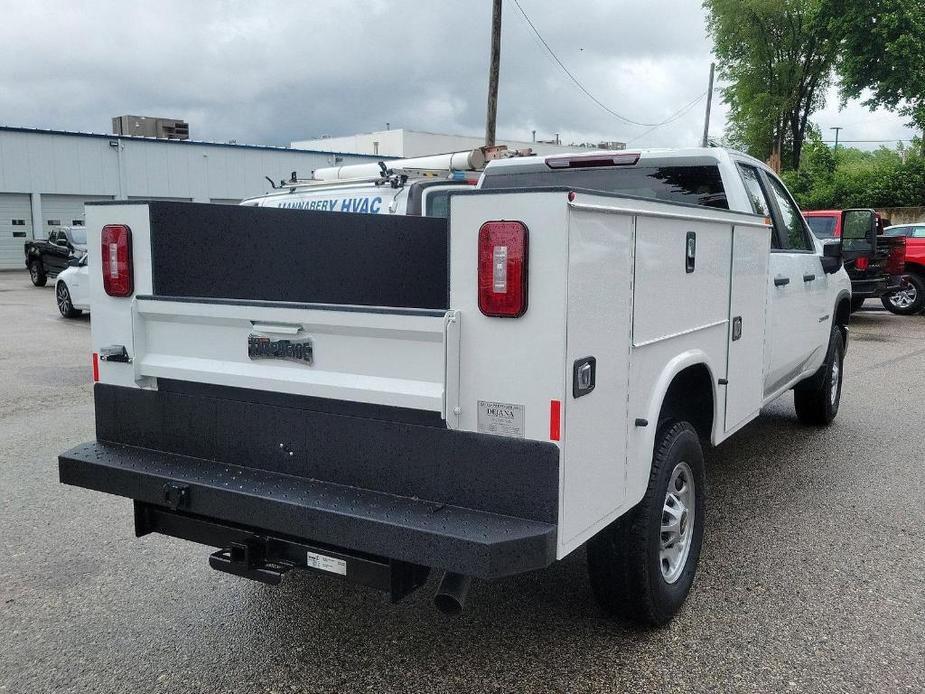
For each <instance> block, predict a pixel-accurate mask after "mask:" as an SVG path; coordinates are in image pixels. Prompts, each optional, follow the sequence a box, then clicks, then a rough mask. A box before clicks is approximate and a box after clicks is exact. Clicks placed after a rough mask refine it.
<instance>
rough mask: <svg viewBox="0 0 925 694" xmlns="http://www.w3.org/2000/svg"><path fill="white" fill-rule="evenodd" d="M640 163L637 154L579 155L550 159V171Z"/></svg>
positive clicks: (548, 163)
mask: <svg viewBox="0 0 925 694" xmlns="http://www.w3.org/2000/svg"><path fill="white" fill-rule="evenodd" d="M638 161H639V154H638V153H637V152H620V153H619V154H613V153H610V154H579V155H577V156H562V157H548V158H547V159H546V166H548V167H549V168H550V169H585V168H588V167H594V166H633V165H634V164H635V163H636V162H638Z"/></svg>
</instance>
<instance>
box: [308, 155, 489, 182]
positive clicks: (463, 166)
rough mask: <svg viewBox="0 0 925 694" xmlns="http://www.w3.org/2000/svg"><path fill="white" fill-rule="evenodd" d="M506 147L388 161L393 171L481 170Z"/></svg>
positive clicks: (372, 168)
mask: <svg viewBox="0 0 925 694" xmlns="http://www.w3.org/2000/svg"><path fill="white" fill-rule="evenodd" d="M504 149H506V148H502V147H493V148H487V147H479V148H478V149H473V150H469V151H466V152H453V153H450V154H433V155H430V156H427V157H414V158H411V159H393V160H390V161H385V160H383V161H384V163H385V165H386V166H387V167H388V168H390V169H429V170H439V171H481V170H482V169H483V168H485V164H486V162H487V161H488V160H489V159H494V158H497V155H498V154H499V153H500V152H501V151H503V150H504ZM381 174H382V169H381V168H380V166H379V163H378V162H376V163H374V164H351V165H349V166H329V167H326V168H323V169H315V170H314V172H313V173H312V178H314V179H315V180H319V181H339V180H343V179H348V178H373V177H376V176H380V175H381Z"/></svg>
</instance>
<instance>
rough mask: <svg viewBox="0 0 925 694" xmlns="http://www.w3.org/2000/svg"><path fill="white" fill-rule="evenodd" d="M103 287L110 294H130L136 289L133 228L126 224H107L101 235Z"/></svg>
mask: <svg viewBox="0 0 925 694" xmlns="http://www.w3.org/2000/svg"><path fill="white" fill-rule="evenodd" d="M100 241H101V246H102V249H101V250H102V256H101V258H100V260H101V262H100V264H101V265H102V266H103V289H105V290H106V293H107V294H109V296H129V295H131V293H132V291H133V290H134V288H135V286H134V281H133V274H134V273H133V268H132V230H131V229H129V228H128V227H127V226H125V225H124V224H107V225H106V226H104V227H103V232H102V234H101V235H100Z"/></svg>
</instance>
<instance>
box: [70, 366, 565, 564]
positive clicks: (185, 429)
mask: <svg viewBox="0 0 925 694" xmlns="http://www.w3.org/2000/svg"><path fill="white" fill-rule="evenodd" d="M160 385H161V386H162V389H161V390H159V391H146V390H141V389H137V388H120V387H115V386H109V385H104V384H97V385H96V388H95V396H96V414H97V439H98V440H97V441H96V442H91V443H86V444H83V445H81V446H77V447H76V448H73V449H71V450H69V451H67V452H65V453H63V454H61V456H60V457H59V459H58V460H59V473H60V479H61V482H63V483H65V484H72V485H76V486H80V487H85V488H87V489H93V490H96V491H101V492H106V493H109V494H116V495H119V496H125V497H128V498H130V499H134V500H136V501H137V502H139V503H140V504H144V505H148V506H151V507H154V508H157V509H162V510H166V511H168V512H177V513H180V514H185V515H187V516H191V517H192V516H195V517H196V518H198V519H203V520H214V521H216V522H219V523H223V524H230V525H233V526H235V527H241V528H246V529H247V530H248V532H251V533H257V534H263V535H266V536H268V537H279V538H290V539H294V540H295V541H297V542H303V543H304V544H308V545H312V544H314V545H319V544H320V545H324V546H328V547H331V548H334V549H338V548H339V549H343V550H344V551H346V552H353V553H357V552H358V553H365V554H370V555H376V556H377V557H384V558H387V559H393V560H397V561H401V562H407V563H411V564H415V565H420V566H426V567H431V568H437V569H443V570H447V571H453V572H457V573H462V574H467V575H472V576H477V577H480V578H496V577H500V576H505V575H511V574H516V573H521V572H524V571H530V570H534V569H538V568H542V567H545V566H548V565H549V564H551V563H552V562H553V561H554V560H555V556H556V530H557V520H558V519H557V510H558V467H559V452H558V448H557V447H556V446H555V445H553V444H550V443H543V442H537V441H528V440H523V439H511V438H507V437H499V436H488V435H484V434H475V433H471V432H460V431H451V430H448V429H446V428H445V427H441V426H437V425H435V424H434V423H433V422H417V421H410V420H409V421H387V420H386V419H385V417H388V416H393V417H394V416H399V415H400V416H402V417H404V418H405V419H406V420H407V419H408V417H409V416H408V413H392V412H386V411H384V410H382V409H378V410H375V411H370V410H369V409H368V408H366V409H360V410H355V411H349V412H348V411H344V410H343V405H342V404H338V403H330V402H326V401H319V400H317V399H305V398H300V397H288V396H287V397H282V396H275V395H274V396H273V397H272V399H271V400H270V401H266V397H267V396H266V395H261V394H259V393H256V392H254V391H247V390H242V389H234V388H218V387H209V388H200V387H190V386H189V385H188V384H182V383H178V382H174V383H170V382H166V381H164V382H162V383H160ZM153 531H154V532H160V530H158V529H157V528H154V529H153ZM167 534H170V533H167Z"/></svg>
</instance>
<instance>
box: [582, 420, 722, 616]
mask: <svg viewBox="0 0 925 694" xmlns="http://www.w3.org/2000/svg"><path fill="white" fill-rule="evenodd" d="M703 521H704V473H703V451H702V450H701V448H700V439H699V438H698V436H697V432H696V431H695V430H694V427H693V426H691V425H690V424H689V423H687V422H679V421H668V422H664V423H662V424H661V426H660V427H659V430H658V434H657V435H656V437H655V453H654V455H653V457H652V470H651V473H650V475H649V486H648V488H647V489H646V494H645V496H644V497H643V499H642V501H641V502H640V503H639V505H638V506H636V507H635V508H634V509H633V510H632V511H630V512H629V513H627V514H626V515H624V516H623V517H622V518H619V519H618V520H617V521H615V522H614V523H613V524H611V525H610V526H608V527H607V528H605V529H604V530H602V531H601V532H600V533H598V534H597V535H596V536H595V537H594V538H593V539H592V540H591V541H590V542H589V543H588V573H589V576H590V578H591V589H592V591H593V593H594V597H595V599H596V600H597V602H598V604H599V605H600V606H601V608H602V609H603V610H604V611H605V612H606V613H608V614H609V615H612V616H616V617H621V618H623V619H628V620H630V621H633V622H638V623H640V624H645V625H649V626H661V625H664V624H667V623H668V622H669V621H670V620H671V618H672V617H673V616H674V615H675V614H676V613H677V612H678V610H680V609H681V605H683V604H684V600H685V598H687V594H688V593H689V592H690V589H691V585H692V584H693V582H694V574H695V573H696V571H697V562H698V560H699V559H700V547H701V544H702V543H703Z"/></svg>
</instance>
